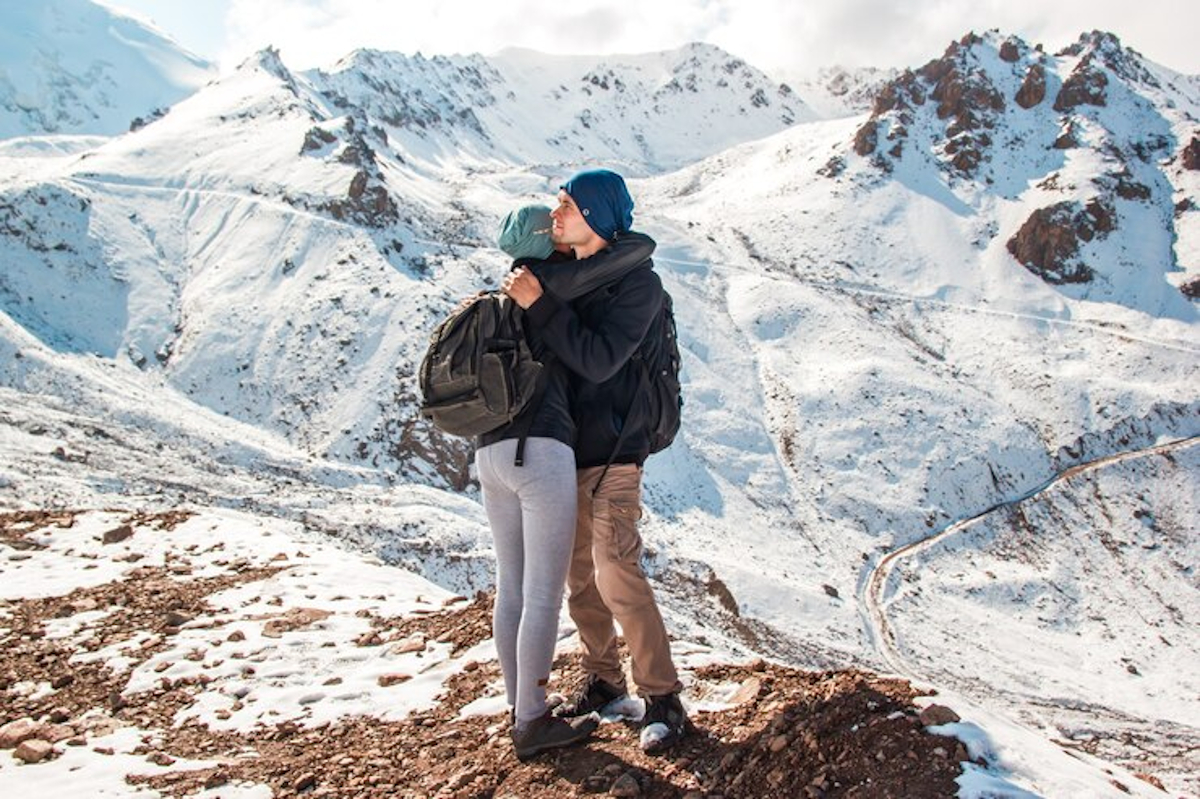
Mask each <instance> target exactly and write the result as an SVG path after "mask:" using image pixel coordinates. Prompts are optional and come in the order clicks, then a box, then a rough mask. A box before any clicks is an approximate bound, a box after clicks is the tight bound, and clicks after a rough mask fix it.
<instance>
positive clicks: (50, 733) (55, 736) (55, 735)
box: [38, 724, 76, 744]
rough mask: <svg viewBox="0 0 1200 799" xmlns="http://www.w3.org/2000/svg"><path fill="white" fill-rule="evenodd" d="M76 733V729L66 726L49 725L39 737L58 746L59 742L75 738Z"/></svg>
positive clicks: (43, 728)
mask: <svg viewBox="0 0 1200 799" xmlns="http://www.w3.org/2000/svg"><path fill="white" fill-rule="evenodd" d="M75 732H76V730H75V728H74V727H69V726H67V725H66V724H47V725H45V726H44V727H42V732H41V735H39V736H38V737H39V738H43V739H45V740H47V741H49V742H50V743H52V744H56V743H58V742H59V741H65V740H67V739H68V738H72V737H74V735H75Z"/></svg>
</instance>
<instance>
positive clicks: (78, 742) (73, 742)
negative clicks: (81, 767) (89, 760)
mask: <svg viewBox="0 0 1200 799" xmlns="http://www.w3.org/2000/svg"><path fill="white" fill-rule="evenodd" d="M67 746H87V738H80V737H78V736H76V737H74V738H68V739H67Z"/></svg>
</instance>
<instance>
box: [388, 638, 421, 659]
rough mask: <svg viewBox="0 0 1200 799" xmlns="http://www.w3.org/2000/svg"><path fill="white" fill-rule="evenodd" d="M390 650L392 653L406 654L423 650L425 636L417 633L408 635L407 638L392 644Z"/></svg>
mask: <svg viewBox="0 0 1200 799" xmlns="http://www.w3.org/2000/svg"><path fill="white" fill-rule="evenodd" d="M390 651H391V653H392V654H393V655H407V654H408V653H409V652H423V651H425V636H423V635H419V634H418V635H410V636H409V637H408V638H405V639H404V640H403V641H400V642H399V643H397V644H396V645H394V646H393V647H392V648H391V650H390Z"/></svg>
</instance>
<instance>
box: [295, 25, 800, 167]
mask: <svg viewBox="0 0 1200 799" xmlns="http://www.w3.org/2000/svg"><path fill="white" fill-rule="evenodd" d="M306 77H307V78H308V79H309V80H311V81H312V82H313V83H314V85H317V86H320V87H322V90H323V92H324V93H325V95H326V96H327V97H329V98H330V100H331V102H332V104H333V106H335V107H337V108H349V107H354V108H359V109H362V110H364V111H365V112H366V113H367V115H368V116H370V117H371V118H372V119H373V120H374V121H376V122H377V123H378V124H381V125H382V126H383V127H384V129H386V130H387V131H388V132H389V134H390V135H391V136H393V137H394V138H396V139H398V141H399V142H400V143H401V145H402V147H403V148H404V150H406V151H408V152H410V153H412V154H413V155H415V156H417V157H418V158H430V157H432V156H433V155H434V153H437V152H438V151H439V149H440V148H446V147H450V148H451V149H452V151H453V154H454V156H455V157H456V158H463V157H464V156H467V157H471V156H474V158H476V159H479V160H481V161H483V162H485V163H486V162H488V161H492V160H494V159H501V160H503V161H505V162H509V163H531V164H540V163H556V162H559V163H561V162H570V161H576V162H579V163H584V162H592V163H595V162H604V163H615V164H619V165H621V166H622V168H624V169H626V170H632V171H633V173H635V174H636V173H638V172H644V171H651V172H657V171H661V170H663V169H668V168H673V167H676V166H679V165H681V164H684V163H687V162H689V161H694V160H696V159H697V158H700V157H703V156H704V155H707V154H709V153H712V152H716V151H718V150H721V149H723V148H725V147H728V146H730V145H732V144H736V143H738V142H742V141H747V140H749V139H755V138H760V137H762V136H765V135H767V134H769V133H774V132H776V131H779V130H782V129H783V128H785V127H787V126H789V125H792V124H795V123H797V122H804V121H807V120H810V119H812V118H814V116H815V115H814V114H813V113H812V111H811V110H809V108H808V107H807V106H806V105H805V103H804V102H803V100H801V99H800V98H799V97H797V96H796V95H795V94H794V93H793V92H792V91H791V89H789V88H788V87H787V86H785V85H781V84H775V83H772V81H771V80H770V79H769V78H768V77H767V76H766V75H765V74H763V73H762V72H760V71H759V70H757V69H755V68H754V67H752V66H750V65H748V64H746V63H745V62H744V61H742V60H741V59H739V58H736V57H734V56H732V55H730V54H728V53H726V52H724V51H723V50H721V49H719V48H717V47H713V46H712V45H707V44H692V45H688V46H686V47H683V48H680V49H678V50H673V51H667V52H662V53H650V54H643V55H630V56H605V57H600V56H548V55H545V54H542V53H535V52H533V51H528V50H519V49H511V50H505V51H502V52H500V53H498V54H496V55H494V56H490V57H486V58H485V57H483V56H479V55H471V56H452V57H448V56H435V57H433V58H431V59H425V58H423V57H422V56H420V55H417V56H413V57H408V56H403V55H400V54H398V53H382V52H378V51H370V50H359V51H356V52H354V53H353V54H351V55H350V56H348V57H347V58H345V59H343V60H342V61H340V62H339V63H338V64H336V65H335V66H334V67H333V68H332V69H331V70H330V71H329V72H328V73H326V72H322V71H315V72H311V73H308V74H307V76H306ZM718 112H719V113H718Z"/></svg>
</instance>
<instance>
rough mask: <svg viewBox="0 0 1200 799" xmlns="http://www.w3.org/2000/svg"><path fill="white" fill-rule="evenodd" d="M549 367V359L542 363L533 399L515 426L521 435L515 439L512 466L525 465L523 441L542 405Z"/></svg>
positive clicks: (527, 436)
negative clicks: (515, 444)
mask: <svg viewBox="0 0 1200 799" xmlns="http://www.w3.org/2000/svg"><path fill="white" fill-rule="evenodd" d="M549 365H550V359H549V358H547V359H546V360H544V361H543V362H542V371H540V372H538V376H537V388H535V389H534V390H533V397H531V398H530V400H529V404H528V405H526V406H525V408H526V414H525V418H523V419H521V421H519V422H517V424H516V427H518V428H519V429H520V432H521V435H520V436H519V437H518V438H517V454H516V457H514V458H513V466H524V465H525V439H527V438H529V428H531V427H533V417H534V416H536V415H537V411H538V408H540V407H541V405H542V397H544V396H545V395H546V383H548V382H549V380H548V379H547V377H546V371H547V369H546V367H547V366H549Z"/></svg>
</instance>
